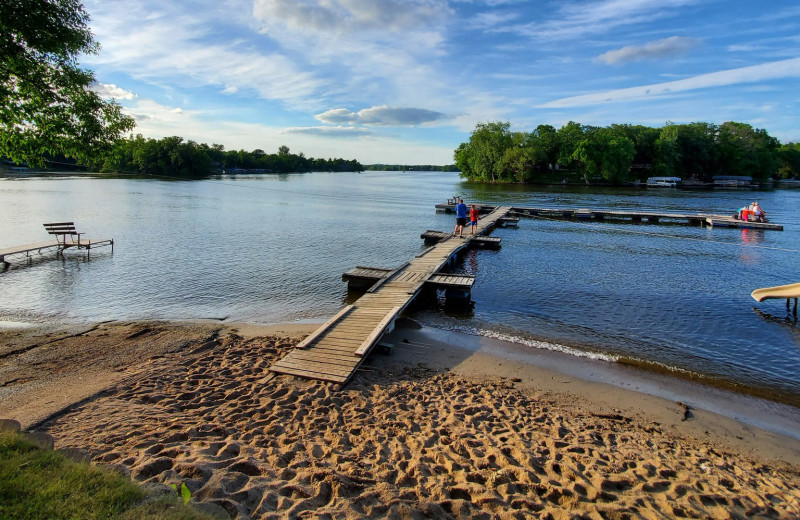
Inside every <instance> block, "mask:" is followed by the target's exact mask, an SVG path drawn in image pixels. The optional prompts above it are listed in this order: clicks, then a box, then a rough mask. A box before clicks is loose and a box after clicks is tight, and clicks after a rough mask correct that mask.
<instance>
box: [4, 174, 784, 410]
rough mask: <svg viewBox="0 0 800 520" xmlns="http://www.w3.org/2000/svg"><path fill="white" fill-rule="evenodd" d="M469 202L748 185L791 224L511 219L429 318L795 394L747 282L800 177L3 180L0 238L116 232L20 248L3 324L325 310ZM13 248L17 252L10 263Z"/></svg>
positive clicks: (776, 308)
mask: <svg viewBox="0 0 800 520" xmlns="http://www.w3.org/2000/svg"><path fill="white" fill-rule="evenodd" d="M454 194H459V195H462V196H463V197H464V199H465V200H466V201H467V202H477V203H503V204H514V205H536V206H570V207H587V208H606V209H631V210H665V211H676V212H711V213H720V214H730V213H733V212H734V211H735V210H736V208H738V207H740V206H741V205H743V204H744V203H749V202H751V201H752V200H756V199H757V200H758V201H759V202H760V203H761V206H762V207H763V208H764V209H765V210H766V211H767V212H768V215H769V217H770V218H771V219H772V220H773V221H775V222H778V223H781V224H783V225H784V229H785V230H784V231H782V232H781V231H765V232H761V231H754V230H738V229H724V228H713V229H708V228H697V227H689V226H685V225H670V224H660V225H653V224H647V223H644V224H631V223H592V222H570V221H551V220H545V219H522V220H521V221H520V226H519V228H518V229H513V228H508V229H498V230H497V231H495V232H494V235H495V236H501V237H502V238H503V248H502V249H501V250H500V251H496V252H494V251H476V252H472V253H469V254H467V255H466V256H465V257H464V259H463V261H462V262H461V263H460V264H459V266H458V270H459V271H461V272H467V273H470V274H475V275H476V276H477V281H476V284H475V287H474V289H473V299H474V300H475V301H476V302H477V304H476V305H475V307H474V309H473V310H472V311H471V312H469V313H463V312H462V313H453V312H451V311H448V310H445V309H428V310H422V311H418V312H417V313H416V315H415V317H416V318H417V319H419V320H421V321H423V322H424V323H427V324H430V325H433V326H436V327H440V328H445V329H451V330H461V331H465V332H469V333H472V334H481V335H486V336H495V337H501V338H503V339H508V340H511V341H515V342H518V343H522V344H527V345H530V346H531V348H550V349H556V350H564V351H567V352H571V353H573V354H575V355H584V356H591V357H597V358H600V359H605V360H609V361H619V362H627V363H633V364H637V365H642V366H645V367H646V368H648V369H651V370H659V371H670V372H675V373H679V374H683V375H686V376H688V377H693V376H702V377H704V378H707V379H711V380H717V381H719V382H723V383H725V384H731V385H736V386H741V387H747V388H750V389H754V390H756V391H759V392H760V393H762V394H767V395H770V396H771V397H772V398H777V399H779V400H782V401H786V402H790V403H792V404H794V405H795V406H800V329H798V326H797V324H796V323H795V322H794V321H793V320H791V319H790V318H788V317H787V313H786V310H785V303H784V301H780V300H771V301H767V302H764V303H760V304H759V303H756V302H755V301H754V300H753V299H752V298H751V297H750V292H751V291H752V290H753V289H756V288H759V287H767V286H773V285H782V284H787V283H795V282H799V281H800V279H798V277H799V276H800V273H799V271H800V270H798V267H800V234H798V231H799V230H800V190H773V191H759V192H753V191H738V190H726V191H721V190H718V191H684V190H669V189H668V190H652V189H651V190H645V189H601V188H593V189H591V190H589V189H584V188H561V187H549V188H534V189H530V188H521V187H516V186H511V187H509V186H482V185H471V184H468V183H465V182H462V181H461V180H460V179H459V177H458V175H457V174H452V173H407V174H399V173H390V172H366V173H360V174H356V173H336V174H334V173H312V174H294V175H254V176H236V177H223V178H215V179H209V180H202V181H165V180H156V179H137V178H98V177H95V176H89V175H64V174H61V175H56V176H49V177H37V176H33V175H31V174H24V175H10V174H9V175H5V176H0V208H2V211H0V248H3V247H8V246H13V245H20V244H27V243H33V242H40V241H43V240H46V239H47V238H48V236H47V235H45V232H44V228H42V225H41V224H42V223H44V222H54V221H74V222H75V223H76V225H77V227H78V228H79V231H83V232H85V233H86V236H88V237H94V238H111V237H113V238H114V240H115V242H116V245H115V247H114V252H113V254H111V251H110V248H104V249H97V250H95V251H93V253H92V257H91V260H90V261H87V259H86V255H85V254H80V253H78V252H74V251H68V252H67V253H66V255H65V256H66V258H65V259H64V260H63V261H61V260H53V259H52V257H51V256H49V255H48V256H46V257H43V258H37V259H35V260H34V261H33V262H32V263H31V264H30V265H27V264H26V262H24V261H16V262H14V264H13V265H12V267H11V268H9V269H8V270H6V271H4V272H0V295H2V297H0V320H3V321H5V322H12V321H14V322H75V321H86V322H90V321H101V320H111V319H126V320H127V319H150V318H155V319H193V318H215V319H225V320H226V321H233V322H251V323H278V322H286V321H295V320H324V319H327V318H328V317H329V316H331V315H333V314H334V313H335V312H336V311H338V310H339V309H340V308H341V306H342V305H343V304H344V303H345V302H347V301H348V300H347V298H348V295H347V290H346V285H345V284H344V283H342V281H341V274H342V273H343V272H345V271H347V270H349V269H350V268H352V267H354V266H356V265H374V266H385V267H393V266H397V265H400V264H402V263H404V262H405V261H407V260H409V259H410V258H411V257H412V256H413V255H415V254H417V253H419V252H420V251H421V250H422V249H423V244H422V241H421V240H420V238H419V235H420V233H421V232H422V231H425V230H426V229H439V230H451V229H452V227H453V224H454V222H453V221H454V218H453V215H452V214H437V213H436V212H435V210H434V205H435V204H437V203H440V202H444V201H445V199H446V198H448V197H450V196H452V195H454ZM11 260H12V261H13V260H14V259H13V258H12V259H11Z"/></svg>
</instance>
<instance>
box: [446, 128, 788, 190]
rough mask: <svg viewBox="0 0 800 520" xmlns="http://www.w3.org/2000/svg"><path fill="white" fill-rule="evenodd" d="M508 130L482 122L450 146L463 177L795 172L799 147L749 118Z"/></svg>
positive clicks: (701, 176) (616, 179)
mask: <svg viewBox="0 0 800 520" xmlns="http://www.w3.org/2000/svg"><path fill="white" fill-rule="evenodd" d="M509 129H510V124H509V123H500V122H496V123H479V124H478V125H477V126H476V127H475V130H474V131H473V132H472V134H471V136H470V139H469V141H468V142H466V143H461V144H460V145H459V146H458V148H456V150H455V153H454V156H455V160H456V166H457V167H458V168H459V169H460V170H461V175H462V176H463V177H465V178H467V179H470V180H474V181H483V182H531V181H545V180H549V181H552V180H553V179H558V178H565V177H567V176H566V175H563V174H560V173H559V172H560V171H561V170H557V169H556V167H557V166H560V167H564V166H566V167H567V168H568V169H569V170H572V171H574V172H578V173H579V174H582V176H583V178H584V181H585V182H589V181H591V180H602V181H604V182H609V183H614V184H619V183H625V182H631V181H636V180H640V181H643V180H645V178H646V177H649V176H653V175H664V176H675V177H682V178H687V179H688V178H694V179H696V180H699V181H703V182H710V181H711V180H712V177H713V176H714V175H746V176H751V177H753V178H754V179H756V180H767V179H772V178H781V177H782V178H793V177H800V157H799V155H800V149H798V147H797V146H796V145H791V144H789V145H784V146H780V143H779V142H778V140H777V139H775V138H774V137H771V136H770V135H769V134H768V133H767V131H766V130H763V129H754V128H753V127H751V126H750V125H748V124H746V123H735V122H727V123H723V124H722V125H719V126H717V125H714V124H710V123H701V122H698V123H689V124H681V125H678V124H674V123H671V122H667V124H666V125H665V126H664V127H662V128H650V127H646V126H642V125H620V124H614V125H611V126H610V127H606V128H595V127H590V126H584V125H581V124H579V123H576V122H574V121H570V122H569V123H567V124H566V125H564V126H562V127H561V128H560V129H559V130H555V129H554V128H553V127H552V126H549V125H539V126H537V127H536V130H534V131H533V132H531V133H530V134H526V133H524V132H515V133H511V132H510V130H509Z"/></svg>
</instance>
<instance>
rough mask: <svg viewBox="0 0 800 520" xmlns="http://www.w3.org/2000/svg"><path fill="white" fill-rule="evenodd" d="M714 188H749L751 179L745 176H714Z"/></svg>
mask: <svg viewBox="0 0 800 520" xmlns="http://www.w3.org/2000/svg"><path fill="white" fill-rule="evenodd" d="M713 180H714V187H715V188H749V187H750V185H751V184H752V183H753V178H752V177H749V176H746V175H714V177H713Z"/></svg>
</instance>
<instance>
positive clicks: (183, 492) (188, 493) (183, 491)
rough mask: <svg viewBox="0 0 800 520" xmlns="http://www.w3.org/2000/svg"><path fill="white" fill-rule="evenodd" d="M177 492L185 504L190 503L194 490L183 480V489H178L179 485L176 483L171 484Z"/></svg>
mask: <svg viewBox="0 0 800 520" xmlns="http://www.w3.org/2000/svg"><path fill="white" fill-rule="evenodd" d="M169 486H170V487H171V488H172V489H173V490H175V492H176V493H177V494H178V496H180V497H181V498H182V499H183V503H184V505H186V504H188V503H189V500H191V499H192V492H191V491H189V488H188V487H186V482H181V490H180V491H178V486H177V485H176V484H170V485H169Z"/></svg>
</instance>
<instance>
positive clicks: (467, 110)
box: [82, 0, 800, 164]
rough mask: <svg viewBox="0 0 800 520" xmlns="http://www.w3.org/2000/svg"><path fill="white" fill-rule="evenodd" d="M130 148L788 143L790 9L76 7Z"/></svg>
mask: <svg viewBox="0 0 800 520" xmlns="http://www.w3.org/2000/svg"><path fill="white" fill-rule="evenodd" d="M85 7H86V10H87V12H88V13H89V15H90V16H91V22H90V26H91V28H92V31H93V32H94V34H95V37H96V39H97V40H98V41H99V42H100V44H101V46H102V49H101V51H100V53H99V54H98V55H93V56H86V57H84V58H83V60H82V64H83V65H84V66H86V67H88V68H91V69H92V70H94V71H95V73H96V77H97V81H98V84H97V86H96V88H97V90H98V91H99V92H101V94H103V95H104V96H107V97H114V98H115V99H116V100H117V101H118V102H119V103H120V104H121V105H122V106H123V107H124V109H125V111H126V112H127V113H129V114H131V115H133V116H134V117H135V118H136V121H137V129H136V130H135V132H137V133H142V134H143V135H145V136H147V137H164V136H169V135H179V136H182V137H184V138H186V139H192V140H195V141H197V142H204V143H209V144H211V143H219V144H223V145H224V146H225V148H226V149H245V150H253V149H256V148H260V149H263V150H265V151H267V152H268V153H274V152H277V149H278V147H279V146H281V145H286V146H288V147H289V148H290V150H291V151H292V152H293V153H299V152H303V153H305V155H306V156H307V157H322V158H329V157H343V158H346V159H351V158H355V159H358V160H359V161H361V162H362V163H364V164H372V163H377V162H383V163H399V164H450V163H452V162H453V150H454V149H455V148H456V147H457V146H458V145H459V144H460V143H461V142H464V141H466V140H467V139H468V138H469V134H470V132H471V131H472V130H473V129H474V128H475V125H476V123H479V122H486V121H509V122H510V123H511V125H512V129H513V130H521V131H530V130H532V129H534V128H535V127H536V126H537V125H539V124H551V125H553V126H555V127H556V128H559V127H561V126H562V125H563V124H565V123H567V122H568V121H577V122H579V123H583V124H589V125H597V126H605V125H609V124H612V123H631V124H644V125H648V126H654V127H660V126H663V125H664V124H665V123H666V122H667V121H673V122H677V123H685V122H692V121H705V122H710V123H717V124H719V123H723V122H725V121H739V122H746V123H749V124H751V125H753V126H754V127H757V128H764V129H766V130H767V131H769V133H770V134H771V135H773V136H775V137H777V138H778V139H780V140H781V141H782V142H790V141H791V142H794V141H800V3H798V2H797V0H791V1H790V0H780V1H776V0H762V1H759V2H755V1H752V0H747V1H722V0H720V1H714V0H711V1H709V0H705V1H701V0H561V1H519V0H396V1H389V0H209V1H206V0H186V1H180V2H178V1H173V2H170V1H166V2H165V1H164V0H137V1H135V2H131V1H130V0H85Z"/></svg>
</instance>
